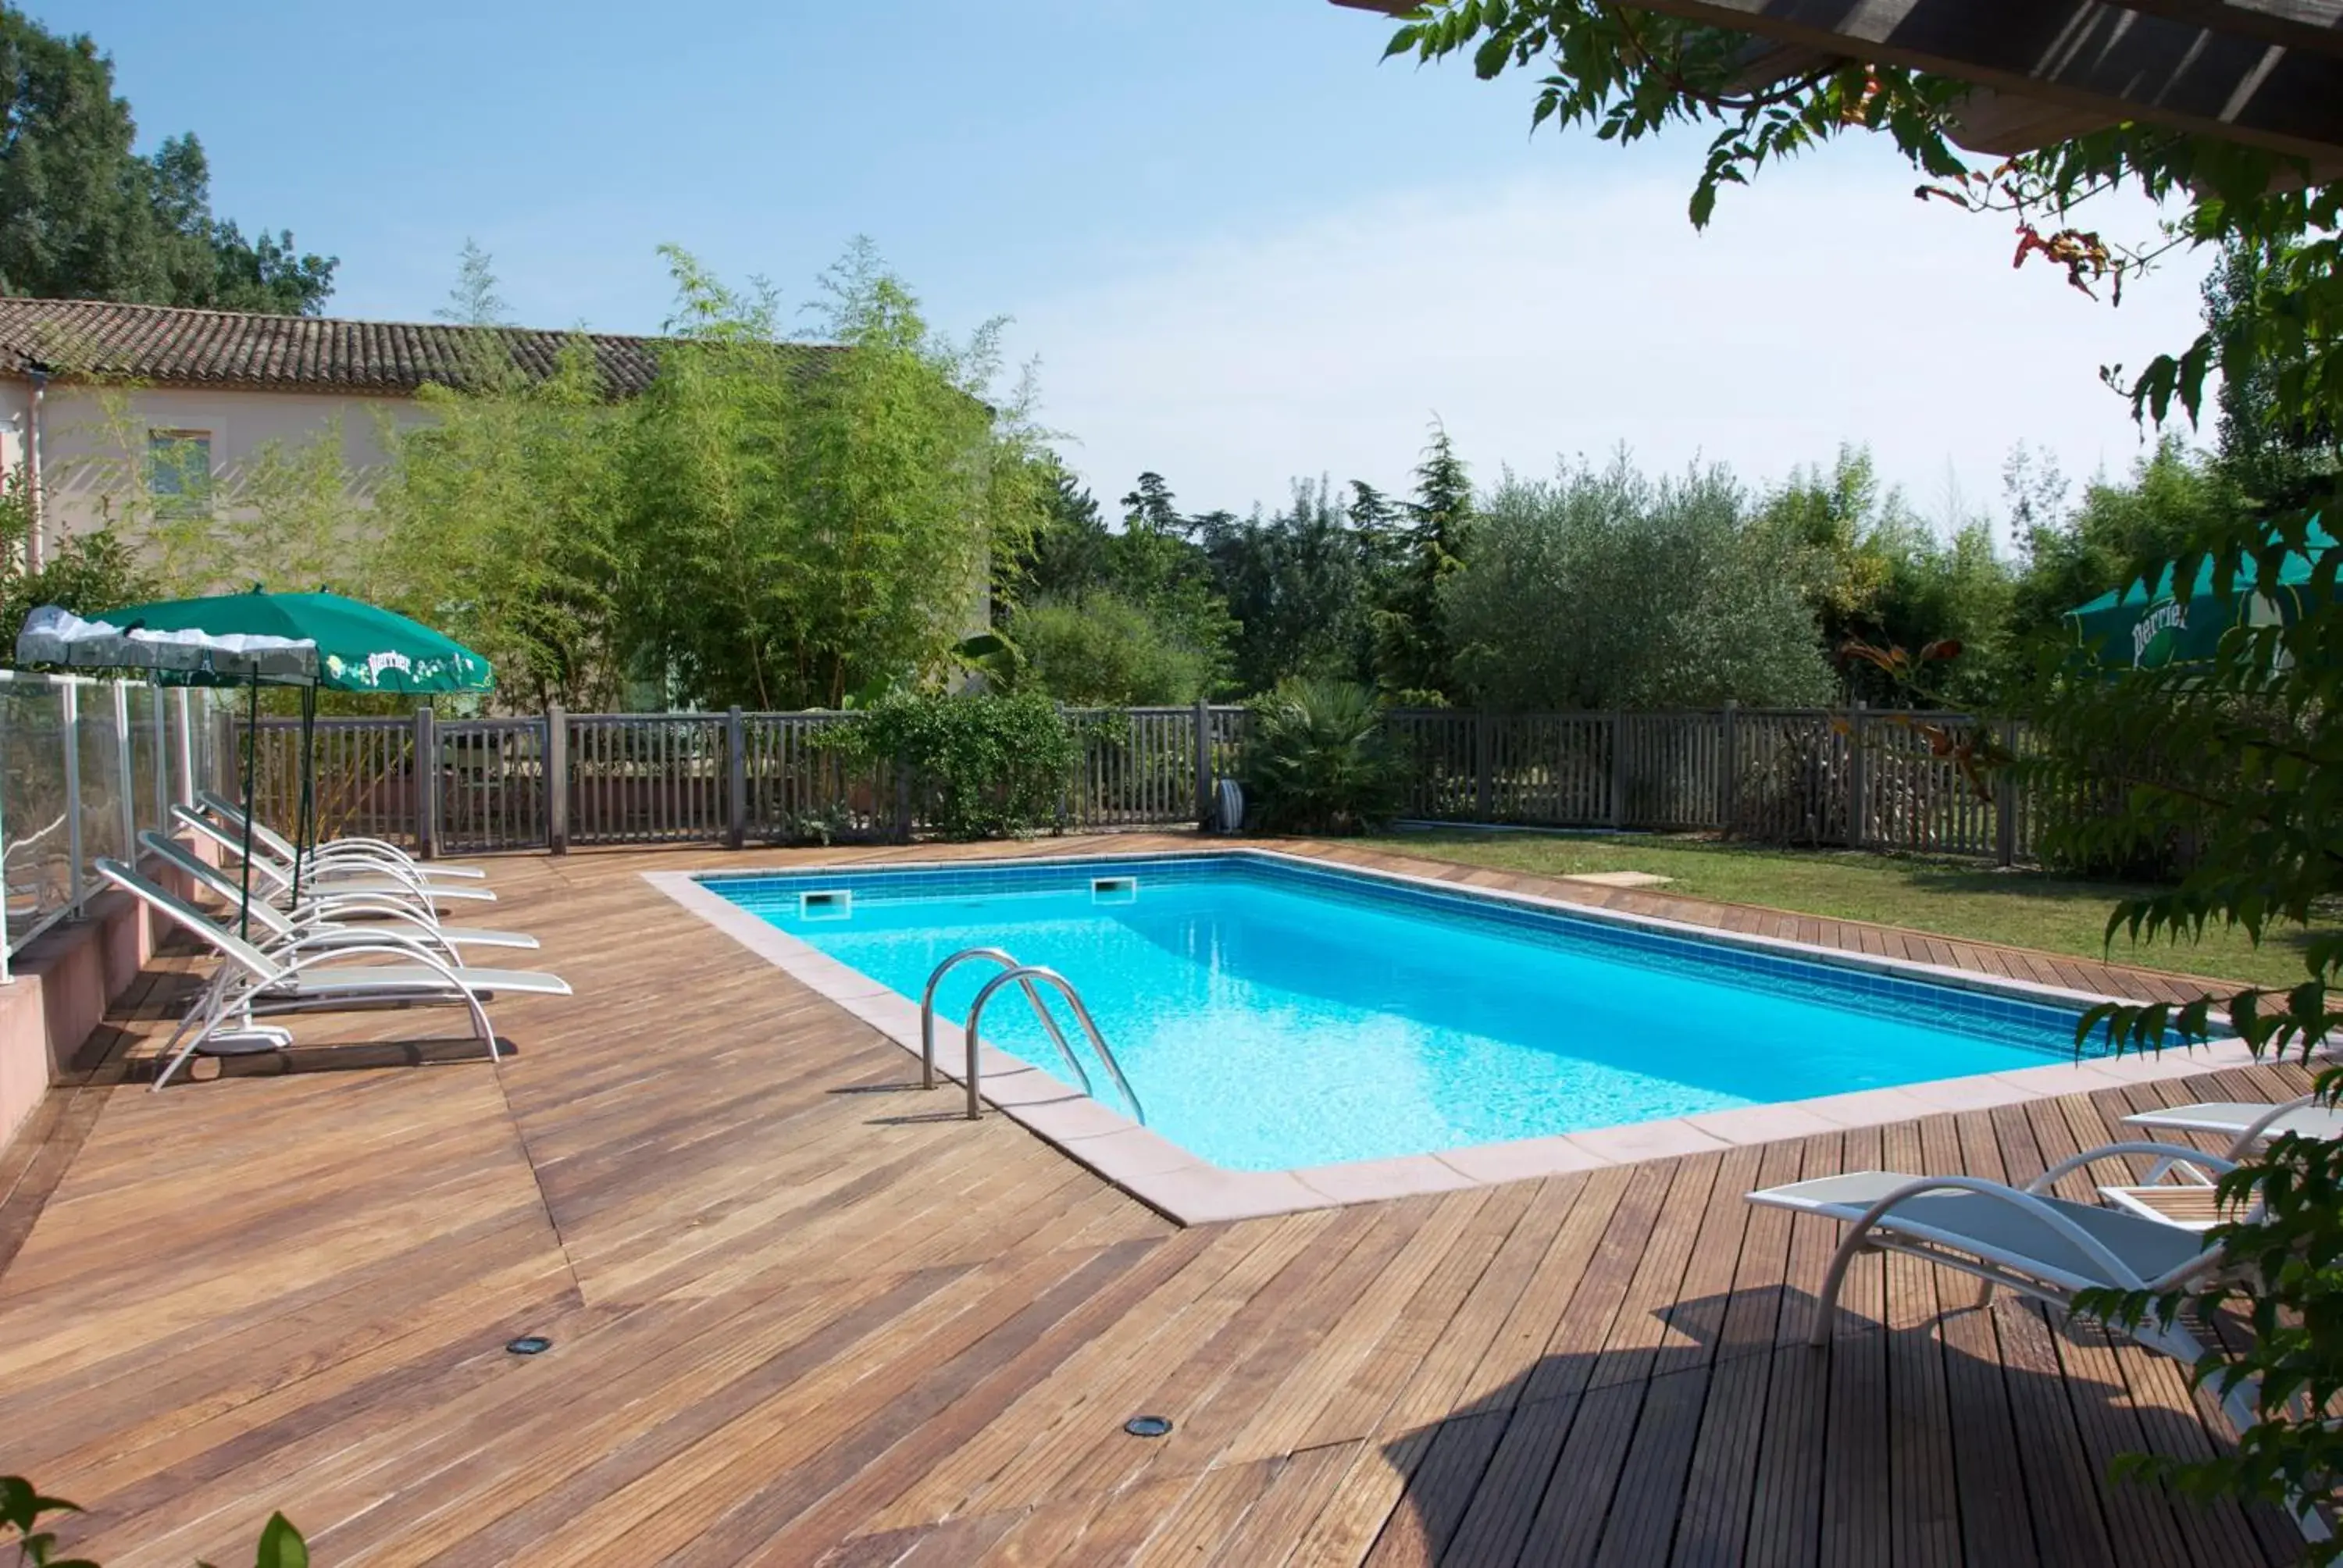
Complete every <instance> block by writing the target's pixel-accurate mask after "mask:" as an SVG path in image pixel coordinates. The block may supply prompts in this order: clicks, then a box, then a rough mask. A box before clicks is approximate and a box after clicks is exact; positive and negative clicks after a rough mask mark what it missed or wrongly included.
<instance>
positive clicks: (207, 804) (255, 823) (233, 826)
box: [196, 789, 488, 881]
mask: <svg viewBox="0 0 2343 1568" xmlns="http://www.w3.org/2000/svg"><path fill="white" fill-rule="evenodd" d="M196 806H197V807H199V808H201V809H203V810H206V811H208V812H210V813H211V814H212V815H213V816H215V817H216V818H218V819H220V821H221V822H222V823H224V824H225V825H226V827H227V829H228V830H229V831H230V832H233V833H235V834H236V835H237V837H238V839H241V838H242V837H243V834H244V825H245V824H244V819H245V811H244V808H243V807H241V806H239V805H237V804H236V802H235V801H233V800H231V799H228V798H227V797H226V796H225V795H216V794H214V793H212V792H211V791H210V790H208V789H198V790H196ZM252 841H253V842H254V843H255V844H256V845H258V846H260V847H261V848H262V849H266V850H267V851H268V852H269V853H270V854H271V855H273V856H275V857H276V858H277V859H278V860H280V861H282V862H283V863H284V864H286V865H287V866H289V865H292V864H293V863H294V861H295V860H297V859H300V856H301V852H300V851H299V850H298V849H296V848H295V847H294V844H293V840H292V839H287V837H285V835H284V834H282V833H279V832H277V830H276V829H273V828H271V827H269V825H268V824H267V823H266V822H264V821H262V820H261V819H259V818H257V817H255V818H254V819H252ZM343 858H352V859H367V860H375V861H387V862H389V863H390V864H393V865H401V866H406V867H407V868H409V869H413V870H414V871H415V872H417V874H418V875H420V876H423V877H425V878H444V879H451V880H457V881H480V880H483V879H486V878H487V876H488V872H486V871H485V870H483V869H480V868H479V867H478V866H451V865H448V864H447V863H446V862H445V861H440V860H421V859H417V858H416V857H415V856H413V855H411V854H409V853H407V850H405V849H401V848H400V847H399V846H398V845H397V844H394V843H392V842H391V841H390V840H389V839H367V838H360V837H347V838H337V839H326V840H325V841H324V842H322V843H317V844H312V845H310V846H309V849H308V859H307V860H306V861H304V862H303V866H304V869H307V867H308V866H311V865H322V864H325V863H327V862H329V861H332V860H335V859H343Z"/></svg>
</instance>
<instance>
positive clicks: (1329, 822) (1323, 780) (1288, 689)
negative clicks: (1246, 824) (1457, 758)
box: [1244, 680, 1406, 833]
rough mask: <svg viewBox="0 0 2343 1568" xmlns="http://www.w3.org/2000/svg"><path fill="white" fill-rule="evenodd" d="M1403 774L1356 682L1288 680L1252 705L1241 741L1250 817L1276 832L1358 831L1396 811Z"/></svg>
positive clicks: (1377, 713) (1373, 703) (1369, 697)
mask: <svg viewBox="0 0 2343 1568" xmlns="http://www.w3.org/2000/svg"><path fill="white" fill-rule="evenodd" d="M1405 780H1406V772H1405V768H1404V765H1403V759H1402V758H1401V756H1400V754H1399V751H1398V749H1397V748H1396V747H1395V746H1394V745H1393V742H1392V739H1391V736H1390V733H1389V731H1387V730H1386V729H1384V728H1383V708H1382V705H1381V704H1380V703H1379V702H1378V701H1377V700H1376V698H1375V694H1374V693H1373V691H1371V690H1369V689H1367V688H1365V687H1363V686H1359V685H1356V684H1354V683H1353V682H1350V681H1342V680H1289V681H1286V682H1284V683H1283V684H1282V685H1280V686H1279V687H1278V688H1277V689H1276V690H1274V691H1272V692H1271V693H1270V694H1269V695H1267V696H1266V697H1262V698H1260V699H1256V700H1255V702H1254V703H1253V709H1252V732H1251V734H1250V735H1248V736H1247V738H1246V742H1245V767H1244V782H1245V792H1246V794H1247V795H1248V796H1249V797H1251V804H1252V817H1253V819H1254V820H1255V821H1256V822H1257V823H1258V824H1259V825H1260V826H1261V827H1262V828H1264V829H1269V830H1270V831H1272V832H1278V833H1364V832H1367V831H1369V830H1370V829H1373V828H1377V827H1380V826H1382V825H1383V824H1384V823H1386V822H1388V821H1390V820H1391V819H1392V818H1393V816H1394V815H1396V814H1397V812H1398V810H1399V807H1400V801H1401V799H1402V795H1403V789H1404V787H1405Z"/></svg>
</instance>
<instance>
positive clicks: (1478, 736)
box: [1473, 708, 1497, 822]
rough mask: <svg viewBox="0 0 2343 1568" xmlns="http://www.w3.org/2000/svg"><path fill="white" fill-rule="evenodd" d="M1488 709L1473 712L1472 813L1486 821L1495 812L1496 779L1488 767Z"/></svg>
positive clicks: (1493, 817)
mask: <svg viewBox="0 0 2343 1568" xmlns="http://www.w3.org/2000/svg"><path fill="white" fill-rule="evenodd" d="M1490 749H1491V748H1490V744H1489V710H1488V709H1485V708H1482V709H1474V710H1473V816H1474V817H1475V818H1476V819H1479V820H1480V821H1483V822H1487V821H1492V820H1493V819H1495V817H1496V814H1497V781H1496V779H1495V777H1494V775H1493V771H1492V769H1491V768H1490V758H1489V752H1490Z"/></svg>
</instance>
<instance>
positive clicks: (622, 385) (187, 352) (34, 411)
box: [0, 298, 820, 562]
mask: <svg viewBox="0 0 2343 1568" xmlns="http://www.w3.org/2000/svg"><path fill="white" fill-rule="evenodd" d="M659 344H660V339H659V338H656V337H626V336H622V335H618V334H613V333H601V332H562V331H552V330H544V329H538V328H530V327H461V326H454V325H450V324H448V323H445V322H434V323H419V322H401V321H347V320H337V319H334V318H330V317H312V316H263V315H256V314H252V313H248V312H245V311H234V310H189V309H182V308H178V307H171V306H160V305H123V304H118V303H116V302H114V301H112V300H102V299H8V298H0V470H15V469H18V468H20V467H21V468H22V469H23V470H24V472H25V475H26V476H27V477H29V478H30V479H32V480H33V482H34V485H33V488H34V494H35V498H36V500H35V504H36V505H37V506H39V507H40V508H41V513H40V525H41V526H40V527H39V528H36V529H35V540H34V546H33V548H34V550H35V560H36V562H37V559H38V558H39V556H40V555H41V554H44V553H45V550H46V548H48V547H49V546H50V545H51V544H53V542H54V541H55V539H56V538H60V537H62V536H63V535H65V534H67V533H71V532H74V531H76V530H78V529H82V528H93V527H96V526H97V525H98V524H99V523H100V522H101V521H102V520H103V519H105V518H107V517H108V516H115V517H119V516H121V515H122V514H123V513H124V511H125V510H126V508H125V507H124V505H123V498H124V493H125V491H126V489H128V488H133V487H135V488H136V489H138V490H140V491H142V492H143V498H144V500H145V501H146V503H147V504H148V505H149V506H151V508H153V509H154V510H155V511H158V512H166V513H177V514H179V515H185V514H186V512H187V511H189V510H190V509H194V508H209V507H210V505H211V502H212V496H213V494H214V493H215V492H217V493H219V494H221V495H223V496H226V495H231V494H233V491H234V487H235V485H236V479H237V476H238V474H239V473H240V472H241V471H242V470H243V469H244V468H245V467H246V465H248V464H249V463H251V462H252V461H253V460H254V457H255V456H256V453H259V452H261V451H262V450H264V449H265V448H266V447H268V446H269V445H270V444H272V443H274V444H277V445H278V446H281V447H294V446H298V445H300V444H302V443H304V442H308V441H312V440H315V439H317V437H320V436H321V435H323V434H325V433H326V432H327V431H330V430H333V429H336V428H338V429H339V432H340V437H341V441H342V446H343V458H344V462H345V464H346V466H347V467H349V468H350V469H351V471H352V472H353V473H358V474H363V472H364V471H365V470H366V469H367V467H373V466H377V465H379V464H380V463H382V462H383V461H385V458H386V454H385V451H384V447H383V440H382V433H383V427H384V423H385V421H388V422H389V423H390V424H392V425H394V426H396V425H398V424H403V423H406V422H408V421H410V420H415V419H419V418H422V417H425V416H424V414H423V411H422V409H421V407H419V406H418V405H417V403H416V401H415V397H416V394H417V392H419V391H420V390H421V389H422V388H423V387H426V386H427V385H431V384H434V383H437V384H440V385H444V386H449V387H467V386H469V385H473V384H475V383H477V382H478V380H479V379H480V378H481V371H482V367H484V366H487V365H498V364H500V365H505V366H509V367H512V368H514V369H516V370H518V371H519V372H520V374H521V375H523V376H525V377H545V376H549V375H551V374H553V372H554V370H555V368H556V367H557V366H558V364H559V363H560V361H561V357H562V356H563V355H564V354H565V353H567V352H569V351H571V350H572V348H573V347H574V346H579V345H582V346H583V347H585V348H586V349H587V350H588V352H590V353H591V354H592V356H593V358H594V365H595V368H596V370H597V372H598V375H599V377H600V380H601V383H602V386H603V388H604V390H605V391H606V392H607V393H608V394H609V395H610V396H611V397H633V396H634V395H636V394H637V393H639V392H641V391H643V390H644V389H645V388H646V387H649V385H650V384H651V380H652V378H653V377H654V376H656V375H657V374H658V367H659ZM818 352H820V350H811V349H809V353H818Z"/></svg>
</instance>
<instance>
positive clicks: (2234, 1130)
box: [2099, 1094, 2343, 1231]
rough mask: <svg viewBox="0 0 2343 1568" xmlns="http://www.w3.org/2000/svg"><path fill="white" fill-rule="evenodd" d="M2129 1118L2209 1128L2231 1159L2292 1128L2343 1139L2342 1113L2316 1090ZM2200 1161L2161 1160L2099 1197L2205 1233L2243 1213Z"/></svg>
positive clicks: (2176, 1128)
mask: <svg viewBox="0 0 2343 1568" xmlns="http://www.w3.org/2000/svg"><path fill="white" fill-rule="evenodd" d="M2124 1122H2125V1124H2126V1125H2127V1126H2131V1127H2137V1128H2140V1129H2142V1130H2144V1131H2151V1132H2204V1133H2210V1134H2212V1135H2213V1136H2215V1137H2218V1138H2227V1140H2228V1141H2229V1142H2228V1146H2227V1148H2226V1149H2224V1150H2223V1151H2221V1152H2222V1158H2223V1159H2225V1160H2228V1161H2237V1160H2242V1159H2244V1158H2245V1157H2246V1156H2247V1154H2249V1153H2251V1152H2252V1151H2254V1150H2255V1149H2257V1148H2258V1147H2259V1146H2260V1145H2262V1144H2264V1143H2268V1142H2269V1141H2273V1140H2275V1139H2277V1138H2278V1137H2280V1136H2281V1135H2283V1134H2285V1133H2288V1132H2292V1133H2295V1134H2298V1136H2301V1137H2304V1138H2318V1139H2335V1138H2343V1111H2338V1110H2337V1109H2336V1108H2335V1107H2333V1106H2330V1105H2321V1104H2320V1103H2318V1096H2317V1095H2315V1094H2305V1095H2301V1096H2299V1097H2298V1098H2296V1099H2293V1100H2288V1101H2280V1102H2278V1104H2275V1105H2272V1104H2269V1103H2268V1102H2266V1101H2239V1100H2215V1101H2203V1102H2201V1103H2198V1104H2195V1105H2174V1106H2168V1107H2167V1108H2165V1109H2164V1110H2161V1111H2140V1112H2138V1113H2137V1114H2136V1115H2131V1116H2127V1117H2125V1118H2124ZM2167 1177H2169V1178H2170V1180H2167ZM2213 1187H2214V1182H2213V1181H2212V1179H2211V1178H2210V1177H2209V1176H2207V1175H2206V1174H2204V1173H2203V1171H2202V1169H2201V1162H2200V1161H2177V1160H2159V1161H2157V1163H2156V1164H2155V1166H2154V1167H2153V1168H2151V1169H2150V1170H2149V1171H2148V1172H2147V1177H2146V1178H2145V1179H2144V1180H2143V1181H2140V1182H2139V1183H2137V1184H2136V1185H2131V1186H2117V1187H2102V1188H2100V1189H2099V1196H2100V1197H2101V1198H2104V1199H2105V1200H2107V1201H2108V1202H2110V1203H2113V1204H2115V1205H2116V1206H2117V1207H2118V1208H2122V1209H2127V1210H2129V1211H2132V1212H2133V1213H2135V1214H2145V1215H2147V1216H2148V1217H2149V1218H2150V1219H2156V1220H2163V1221H2167V1222H2168V1223H2170V1224H2175V1225H2185V1226H2187V1227H2188V1228H2189V1229H2191V1230H2196V1231H2206V1230H2210V1229H2211V1228H2212V1227H2214V1226H2215V1225H2217V1224H2220V1223H2221V1222H2222V1221H2225V1220H2232V1219H2237V1218H2241V1217H2242V1215H2241V1214H2239V1213H2238V1211H2237V1210H2236V1207H2235V1205H2234V1204H2232V1205H2227V1206H2224V1205H2223V1204H2222V1203H2221V1201H2220V1199H2219V1197H2218V1195H2217V1193H2216V1192H2215V1191H2213Z"/></svg>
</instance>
